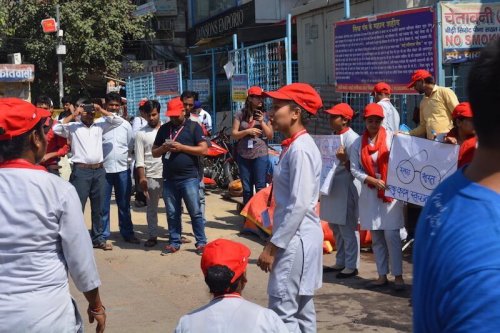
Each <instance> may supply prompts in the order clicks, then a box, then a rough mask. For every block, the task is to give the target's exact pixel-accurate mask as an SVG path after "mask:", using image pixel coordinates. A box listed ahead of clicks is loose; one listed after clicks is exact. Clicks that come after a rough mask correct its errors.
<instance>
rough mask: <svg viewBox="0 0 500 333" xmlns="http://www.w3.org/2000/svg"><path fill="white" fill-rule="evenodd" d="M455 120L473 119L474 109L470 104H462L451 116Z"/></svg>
mask: <svg viewBox="0 0 500 333" xmlns="http://www.w3.org/2000/svg"><path fill="white" fill-rule="evenodd" d="M451 116H452V117H453V119H456V118H472V117H473V114H472V108H471V107H470V103H469V102H462V103H460V104H458V105H457V106H456V107H455V109H454V110H453V113H452V114H451Z"/></svg>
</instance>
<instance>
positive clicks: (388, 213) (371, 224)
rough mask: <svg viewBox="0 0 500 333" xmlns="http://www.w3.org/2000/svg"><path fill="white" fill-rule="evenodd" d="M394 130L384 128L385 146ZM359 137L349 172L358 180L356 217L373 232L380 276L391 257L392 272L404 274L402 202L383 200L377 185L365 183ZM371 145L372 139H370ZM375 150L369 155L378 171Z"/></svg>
mask: <svg viewBox="0 0 500 333" xmlns="http://www.w3.org/2000/svg"><path fill="white" fill-rule="evenodd" d="M392 138H393V134H392V133H391V132H389V131H387V137H386V144H387V149H388V150H390V149H391V144H392ZM361 139H362V137H359V138H358V139H356V141H355V142H354V143H353V145H352V147H351V153H350V156H351V172H352V174H353V175H354V177H355V178H356V179H358V180H359V181H360V182H361V184H362V187H361V193H360V196H359V221H360V223H361V228H362V229H363V230H370V232H371V235H372V240H373V243H372V247H373V252H374V254H375V261H376V264H377V271H378V274H379V275H380V276H383V275H386V274H388V273H389V259H390V260H391V267H390V268H391V272H392V274H393V275H394V276H400V275H402V274H403V267H402V260H403V259H402V251H401V237H400V233H399V230H400V229H401V228H402V227H403V224H404V216H403V203H402V202H401V201H398V200H393V201H392V202H390V203H386V202H383V201H382V200H381V199H380V198H379V197H378V196H377V189H373V188H369V187H368V185H367V184H365V180H366V178H367V177H368V175H367V174H366V172H365V170H364V169H363V166H362V162H361ZM370 144H371V145H372V144H373V143H371V142H370ZM377 157H378V153H374V154H372V155H371V158H372V162H373V168H374V170H375V173H376V174H378V173H379V171H378V165H377Z"/></svg>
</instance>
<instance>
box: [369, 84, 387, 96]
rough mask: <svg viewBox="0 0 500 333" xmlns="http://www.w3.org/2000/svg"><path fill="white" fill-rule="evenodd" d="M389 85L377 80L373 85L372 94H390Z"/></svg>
mask: <svg viewBox="0 0 500 333" xmlns="http://www.w3.org/2000/svg"><path fill="white" fill-rule="evenodd" d="M390 93H391V86H390V85H388V84H387V83H385V82H379V83H377V84H376V85H375V86H374V87H373V91H372V96H375V94H390Z"/></svg>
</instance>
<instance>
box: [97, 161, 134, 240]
mask: <svg viewBox="0 0 500 333" xmlns="http://www.w3.org/2000/svg"><path fill="white" fill-rule="evenodd" d="M130 174H131V172H130V169H127V170H125V171H122V172H116V173H107V174H106V184H105V186H104V188H105V189H104V200H103V203H102V224H103V227H104V233H103V236H104V238H105V239H108V238H109V236H110V230H109V221H110V216H109V215H110V206H111V192H112V191H113V188H114V189H115V200H116V205H117V206H118V225H119V227H120V234H121V235H122V237H123V238H124V239H130V238H131V237H133V236H134V226H133V225H132V216H131V214H130V196H131V193H132V178H130Z"/></svg>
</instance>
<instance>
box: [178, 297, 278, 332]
mask: <svg viewBox="0 0 500 333" xmlns="http://www.w3.org/2000/svg"><path fill="white" fill-rule="evenodd" d="M198 332H204V333H233V332H239V333H267V332H269V333H288V330H287V328H286V326H285V324H284V323H283V321H282V320H281V319H280V318H279V317H278V315H277V314H276V313H275V312H274V311H272V310H269V309H266V308H264V307H262V306H260V305H257V304H254V303H251V302H249V301H247V300H245V299H243V298H241V297H237V298H236V297H228V298H218V299H214V300H212V301H211V302H210V303H208V304H207V305H205V306H203V307H201V308H199V309H197V310H194V311H193V312H191V313H189V314H187V315H185V316H182V317H181V319H180V320H179V323H178V325H177V328H176V329H175V333H198Z"/></svg>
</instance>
